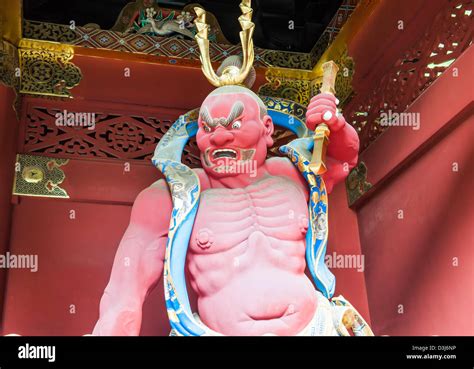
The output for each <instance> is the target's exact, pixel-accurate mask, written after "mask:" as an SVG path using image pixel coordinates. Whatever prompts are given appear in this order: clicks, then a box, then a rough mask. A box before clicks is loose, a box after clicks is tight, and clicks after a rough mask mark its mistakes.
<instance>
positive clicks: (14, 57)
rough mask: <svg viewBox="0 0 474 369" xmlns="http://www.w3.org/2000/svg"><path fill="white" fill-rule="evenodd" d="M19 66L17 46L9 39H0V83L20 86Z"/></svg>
mask: <svg viewBox="0 0 474 369" xmlns="http://www.w3.org/2000/svg"><path fill="white" fill-rule="evenodd" d="M17 68H18V51H17V48H16V47H15V46H14V45H12V44H11V43H9V42H7V41H4V40H0V83H3V84H4V85H6V86H8V87H17V86H19V81H20V79H19V78H18V77H19V75H18V73H17V71H18V70H17Z"/></svg>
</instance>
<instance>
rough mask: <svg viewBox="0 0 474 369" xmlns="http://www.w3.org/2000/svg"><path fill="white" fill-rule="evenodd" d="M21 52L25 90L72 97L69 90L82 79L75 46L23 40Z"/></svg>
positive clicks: (25, 91) (22, 80)
mask: <svg viewBox="0 0 474 369" xmlns="http://www.w3.org/2000/svg"><path fill="white" fill-rule="evenodd" d="M19 55H20V67H21V86H20V92H21V93H26V94H33V95H45V96H56V97H71V93H70V92H69V90H70V89H71V88H73V87H74V86H77V85H78V84H79V82H80V80H81V78H82V74H81V71H80V69H79V68H78V67H77V66H75V65H74V64H73V63H72V62H71V60H72V58H73V56H74V49H73V47H72V46H69V45H65V44H59V43H55V42H45V41H36V40H29V39H22V40H21V41H20V45H19Z"/></svg>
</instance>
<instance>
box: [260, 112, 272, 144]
mask: <svg viewBox="0 0 474 369" xmlns="http://www.w3.org/2000/svg"><path fill="white" fill-rule="evenodd" d="M262 123H263V126H264V129H265V130H264V133H263V134H264V136H265V140H266V142H267V146H268V147H271V146H273V138H272V134H273V121H272V118H271V117H270V116H269V115H265V116H264V117H263V119H262Z"/></svg>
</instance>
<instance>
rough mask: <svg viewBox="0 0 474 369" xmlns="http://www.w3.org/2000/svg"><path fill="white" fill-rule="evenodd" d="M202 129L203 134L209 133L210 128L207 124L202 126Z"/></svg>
mask: <svg viewBox="0 0 474 369" xmlns="http://www.w3.org/2000/svg"><path fill="white" fill-rule="evenodd" d="M202 128H203V129H204V132H211V128H210V127H209V126H208V125H207V124H203V125H202Z"/></svg>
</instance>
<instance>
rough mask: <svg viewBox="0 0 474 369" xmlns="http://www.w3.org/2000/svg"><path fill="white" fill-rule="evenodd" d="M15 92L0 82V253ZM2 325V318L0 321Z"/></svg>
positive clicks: (2, 274) (0, 275) (5, 245)
mask: <svg viewBox="0 0 474 369" xmlns="http://www.w3.org/2000/svg"><path fill="white" fill-rule="evenodd" d="M14 101H15V92H14V91H13V89H12V88H9V87H7V86H4V85H2V84H0V158H1V160H0V178H1V180H0V254H2V255H4V254H5V253H6V252H7V251H8V249H9V240H10V224H11V208H12V206H11V199H12V183H13V176H14V170H15V154H16V150H17V136H18V120H17V117H16V114H15V111H14V110H13V104H14ZM6 277H7V270H6V269H0V314H2V316H3V303H4V294H5V281H6ZM1 327H3V319H2V322H1Z"/></svg>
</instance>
